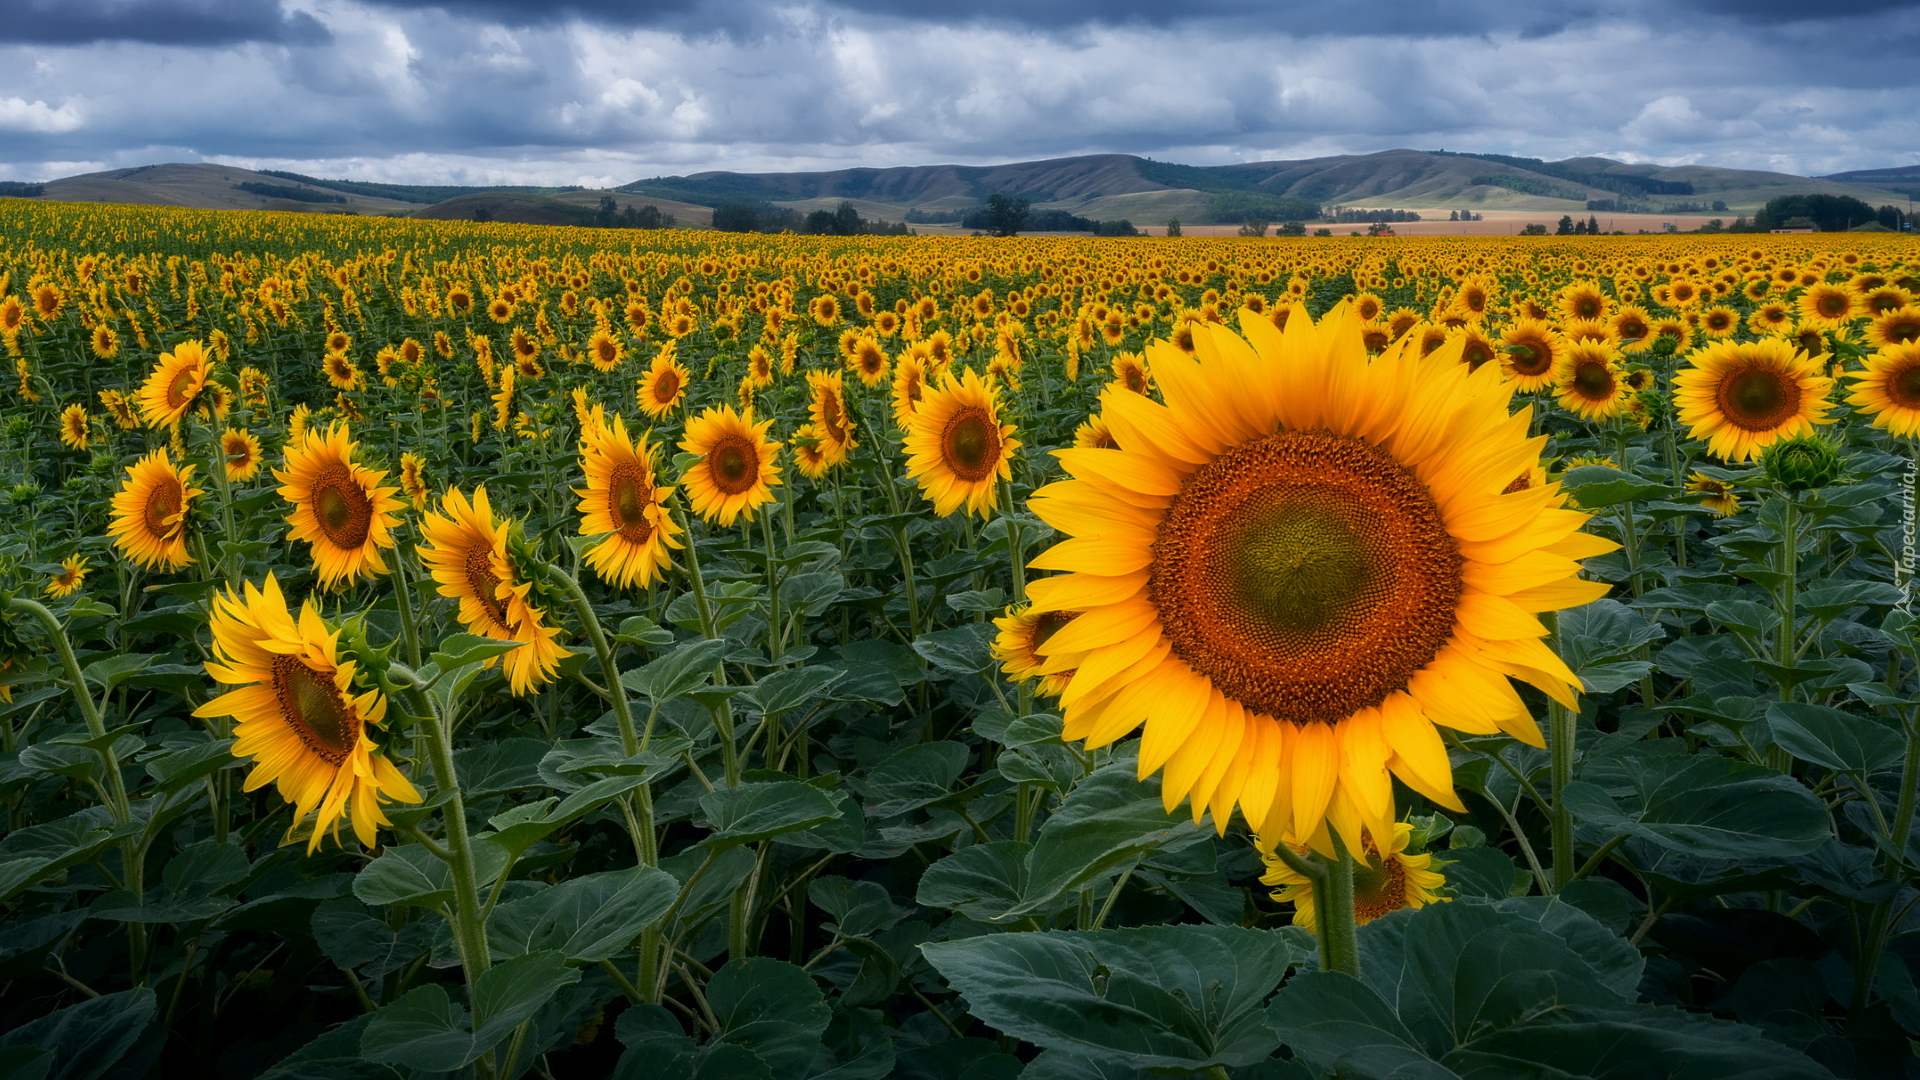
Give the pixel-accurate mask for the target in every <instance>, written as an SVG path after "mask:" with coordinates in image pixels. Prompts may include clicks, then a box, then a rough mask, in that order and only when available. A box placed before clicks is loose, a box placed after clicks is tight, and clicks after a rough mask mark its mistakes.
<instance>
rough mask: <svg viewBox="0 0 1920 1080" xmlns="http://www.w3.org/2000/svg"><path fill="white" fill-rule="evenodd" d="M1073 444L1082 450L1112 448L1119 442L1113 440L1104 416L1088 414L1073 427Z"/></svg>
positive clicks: (1115, 447)
mask: <svg viewBox="0 0 1920 1080" xmlns="http://www.w3.org/2000/svg"><path fill="white" fill-rule="evenodd" d="M1073 445H1074V446H1077V447H1079V448H1080V449H1082V450H1113V449H1117V448H1118V447H1119V445H1120V444H1119V443H1116V442H1114V441H1113V431H1112V430H1111V429H1109V428H1108V427H1107V420H1106V417H1104V416H1097V415H1096V416H1089V417H1087V418H1086V420H1085V421H1083V422H1082V423H1081V424H1080V426H1079V427H1077V428H1074V429H1073Z"/></svg>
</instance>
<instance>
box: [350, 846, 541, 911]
mask: <svg viewBox="0 0 1920 1080" xmlns="http://www.w3.org/2000/svg"><path fill="white" fill-rule="evenodd" d="M473 862H474V867H473V876H474V880H475V881H477V882H482V883H484V882H489V881H492V880H493V879H494V878H496V877H498V876H499V875H500V871H501V870H503V869H505V867H506V865H507V850H506V849H505V848H503V847H501V846H500V845H498V844H493V843H488V842H487V841H485V840H476V841H475V842H474V844H473ZM353 895H354V896H356V897H359V899H360V902H361V903H363V904H367V905H369V906H372V907H380V906H383V905H387V904H401V905H406V904H412V905H415V906H418V907H438V906H440V905H442V904H444V903H446V902H448V901H450V900H452V899H453V871H452V869H451V868H449V867H448V866H447V864H446V863H444V862H441V861H440V860H439V859H438V858H436V857H434V855H433V853H432V852H430V851H428V850H427V849H426V848H425V847H423V846H422V845H420V844H403V845H401V846H399V847H390V848H388V849H386V850H385V851H383V852H381V853H380V857H379V858H377V859H375V860H373V861H372V862H370V863H368V864H367V865H366V866H365V867H364V868H363V869H362V870H361V871H360V872H359V873H358V874H356V875H354V878H353Z"/></svg>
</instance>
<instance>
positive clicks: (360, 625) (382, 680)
mask: <svg viewBox="0 0 1920 1080" xmlns="http://www.w3.org/2000/svg"><path fill="white" fill-rule="evenodd" d="M367 615H368V613H367V612H365V611H362V612H359V613H358V614H356V615H354V616H353V617H352V618H349V619H346V620H344V621H342V622H340V623H339V624H338V625H337V627H330V628H334V629H338V630H339V631H340V650H341V651H342V652H344V653H346V654H347V655H348V656H349V657H351V658H352V660H353V663H354V674H353V681H354V683H355V685H358V686H363V687H376V686H377V687H379V689H380V691H381V692H382V693H384V694H387V695H393V694H397V693H399V692H400V690H401V684H399V683H396V682H394V681H393V680H392V679H391V678H389V677H388V675H387V667H388V665H390V664H391V663H392V662H393V650H394V649H395V647H397V646H398V645H399V642H398V641H397V640H396V641H391V642H388V643H387V645H386V646H385V647H381V646H377V645H375V644H374V643H373V639H372V637H371V636H369V634H368V626H367ZM322 622H323V623H326V622H329V621H328V620H322Z"/></svg>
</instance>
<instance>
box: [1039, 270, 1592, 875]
mask: <svg viewBox="0 0 1920 1080" xmlns="http://www.w3.org/2000/svg"><path fill="white" fill-rule="evenodd" d="M1188 325H1189V326H1191V327H1192V335H1193V338H1192V345H1193V348H1194V355H1193V356H1191V357H1189V356H1187V355H1186V354H1185V353H1184V352H1183V351H1182V350H1181V349H1180V348H1179V347H1178V346H1170V345H1167V344H1162V343H1155V344H1154V345H1150V346H1149V347H1148V355H1147V359H1148V362H1149V363H1150V364H1151V365H1152V370H1153V373H1154V380H1155V382H1156V383H1157V384H1158V386H1159V389H1160V392H1161V394H1162V396H1163V398H1164V399H1165V403H1164V404H1160V403H1156V402H1154V401H1151V400H1149V399H1148V398H1145V397H1142V396H1140V395H1139V394H1129V393H1114V392H1109V393H1107V394H1106V395H1105V396H1104V397H1103V398H1102V415H1103V416H1104V417H1105V419H1106V421H1107V423H1108V426H1109V427H1110V428H1111V429H1112V430H1113V432H1114V435H1115V436H1116V440H1117V441H1118V443H1119V445H1120V449H1115V450H1084V449H1071V450H1060V451H1056V452H1055V456H1056V457H1058V458H1059V459H1060V461H1061V464H1062V465H1063V466H1065V468H1066V471H1067V473H1068V474H1069V475H1070V477H1071V479H1068V480H1064V481H1061V482H1058V483H1054V484H1050V485H1048V486H1046V487H1044V488H1042V489H1040V490H1039V491H1037V492H1035V493H1034V498H1033V499H1032V501H1031V502H1030V503H1029V506H1030V507H1031V508H1032V510H1033V512H1034V513H1036V514H1038V515H1039V516H1040V518H1041V519H1042V520H1043V521H1046V522H1047V523H1048V524H1049V525H1051V526H1053V527H1054V528H1055V529H1057V530H1059V531H1060V532H1062V533H1065V534H1066V535H1067V536H1068V539H1066V540H1064V541H1063V542H1061V543H1059V544H1056V545H1055V546H1054V547H1053V548H1051V549H1050V550H1048V551H1046V552H1045V553H1043V554H1042V555H1040V556H1039V557H1038V558H1036V559H1034V560H1033V561H1032V562H1031V563H1030V564H1029V565H1030V566H1032V567H1033V568H1034V569H1036V570H1052V571H1060V572H1061V573H1060V574H1059V576H1055V577H1048V578H1042V579H1040V580H1037V581H1034V582H1032V583H1031V584H1030V585H1029V586H1028V589H1027V593H1028V596H1029V598H1030V599H1031V600H1032V602H1033V608H1032V610H1033V611H1036V612H1047V611H1077V612H1080V613H1081V614H1080V616H1079V617H1078V618H1076V619H1074V620H1073V622H1072V623H1070V624H1069V625H1067V626H1066V627H1064V628H1062V629H1060V630H1059V631H1057V632H1056V633H1055V634H1054V635H1053V636H1052V637H1051V638H1050V639H1048V640H1047V642H1046V643H1045V644H1044V645H1042V646H1040V647H1039V649H1038V651H1039V652H1040V653H1041V654H1042V655H1044V656H1045V657H1046V658H1047V665H1046V667H1044V668H1043V669H1042V670H1041V673H1042V674H1052V673H1060V672H1066V671H1074V672H1075V674H1074V676H1073V677H1072V679H1071V680H1070V681H1069V683H1068V685H1067V687H1066V689H1065V690H1064V691H1063V693H1062V694H1061V709H1062V712H1063V713H1064V717H1065V730H1064V735H1065V737H1066V738H1068V739H1072V740H1085V741H1086V744H1087V745H1088V746H1090V747H1098V746H1103V745H1106V744H1109V743H1112V742H1114V741H1116V740H1118V739H1120V738H1122V737H1124V736H1125V735H1127V734H1128V733H1130V732H1132V731H1133V730H1134V729H1135V728H1138V727H1140V726H1141V725H1142V723H1143V722H1144V724H1145V732H1144V734H1143V736H1142V739H1141V743H1140V757H1139V768H1140V771H1141V773H1142V775H1143V776H1144V775H1147V774H1151V773H1154V772H1161V773H1162V774H1163V775H1162V788H1161V791H1162V797H1163V798H1164V799H1165V800H1166V801H1167V804H1168V806H1169V807H1171V806H1173V805H1176V804H1177V803H1179V802H1180V801H1181V800H1182V799H1188V800H1190V801H1191V804H1192V808H1193V815H1194V817H1195V818H1196V819H1198V818H1199V817H1201V816H1202V815H1203V814H1205V813H1207V812H1209V811H1211V812H1212V814H1213V817H1214V822H1215V824H1216V826H1217V827H1219V828H1222V829H1224V828H1225V827H1226V824H1227V821H1228V819H1229V817H1230V816H1231V814H1232V812H1233V810H1234V809H1235V808H1236V807H1237V808H1238V809H1239V810H1240V811H1241V812H1242V813H1243V814H1244V815H1245V817H1246V820H1247V821H1248V822H1249V823H1250V824H1251V825H1252V826H1253V828H1254V830H1255V833H1256V835H1257V836H1258V838H1259V840H1260V842H1261V843H1262V844H1263V845H1264V846H1266V847H1267V848H1268V849H1269V850H1270V849H1271V848H1272V847H1273V845H1275V844H1277V843H1280V842H1281V841H1282V839H1283V838H1289V837H1290V838H1295V839H1300V840H1305V841H1307V842H1309V843H1310V844H1311V845H1312V846H1313V848H1314V849H1315V850H1317V851H1321V852H1323V853H1330V852H1331V851H1332V841H1331V833H1330V832H1329V830H1330V829H1331V830H1332V831H1335V832H1338V833H1339V835H1340V836H1341V837H1342V838H1343V840H1344V841H1345V842H1346V845H1347V847H1348V849H1349V850H1354V851H1359V850H1361V849H1362V841H1363V838H1364V837H1365V836H1368V835H1371V836H1372V837H1374V838H1375V840H1376V841H1377V842H1379V843H1382V844H1386V843H1389V842H1390V840H1391V836H1392V833H1391V829H1392V825H1393V821H1394V817H1395V813H1394V796H1393V786H1392V778H1398V779H1400V780H1401V781H1402V782H1404V783H1405V784H1407V786H1408V787H1410V788H1412V789H1413V790H1415V791H1417V792H1419V793H1420V794H1422V795H1425V796H1426V797H1428V798H1429V799H1432V800H1433V801H1435V802H1437V803H1439V804H1441V805H1444V806H1449V807H1453V808H1456V809H1457V808H1459V806H1460V804H1459V801H1458V800H1457V798H1456V797H1455V796H1454V794H1453V785H1452V769H1451V765H1450V762H1449V759H1448V756H1447V751H1446V746H1445V744H1444V743H1443V742H1442V741H1441V739H1440V736H1439V733H1438V732H1437V731H1436V730H1435V725H1436V724H1443V725H1446V726H1448V727H1452V728H1454V729H1456V730H1460V731H1465V732H1469V733H1475V734H1495V733H1499V732H1505V733H1506V734H1509V735H1512V736H1513V737H1515V738H1518V739H1521V740H1523V741H1525V742H1528V743H1530V744H1532V745H1535V746H1539V745H1542V744H1543V740H1542V738H1541V735H1540V732H1539V729H1538V728H1537V726H1536V725H1535V723H1534V720H1533V717H1532V714H1531V712H1530V710H1529V708H1528V706H1527V704H1526V703H1525V701H1523V700H1522V699H1521V697H1520V695H1519V694H1518V692H1516V691H1515V689H1514V687H1513V685H1512V684H1511V683H1510V682H1509V681H1508V680H1509V679H1518V680H1520V681H1523V682H1527V683H1531V684H1532V685H1534V686H1536V687H1537V688H1539V689H1540V690H1541V691H1542V692H1544V693H1546V694H1548V695H1550V696H1552V697H1553V698H1555V699H1556V700H1558V701H1560V702H1561V703H1562V704H1564V705H1568V706H1569V707H1572V706H1573V705H1574V704H1575V703H1576V702H1575V694H1576V693H1577V691H1578V688H1579V686H1580V684H1579V682H1578V680H1577V679H1576V678H1575V676H1574V675H1573V673H1572V672H1571V671H1570V670H1569V669H1568V668H1567V666H1566V665H1565V664H1564V663H1563V662H1562V661H1561V660H1560V658H1559V657H1557V656H1556V655H1555V654H1554V653H1553V651H1552V650H1551V649H1550V648H1548V647H1547V645H1546V643H1545V641H1544V638H1545V637H1546V636H1547V631H1546V628H1545V627H1544V626H1543V625H1541V623H1540V621H1539V620H1538V619H1536V618H1535V617H1534V613H1535V612H1540V611H1552V610H1557V609H1560V608H1565V607H1573V606H1577V605H1580V604H1584V603H1587V602H1589V601H1591V600H1594V599H1597V598H1598V597H1600V596H1604V595H1605V594H1606V592H1607V586H1605V585H1603V584H1598V583H1592V582H1586V581H1582V580H1580V579H1579V577H1578V576H1577V575H1578V572H1579V570H1580V564H1579V562H1578V560H1579V559H1582V558H1586V557H1588V556H1591V555H1596V554H1600V553H1603V552H1606V551H1610V550H1612V549H1613V548H1614V547H1615V546H1616V545H1614V544H1613V543H1611V542H1609V541H1606V540H1602V539H1598V538H1596V537H1591V536H1587V535H1584V534H1580V533H1579V532H1578V530H1579V528H1580V526H1581V525H1582V524H1584V523H1585V521H1586V520H1587V516H1586V515H1584V514H1579V513H1575V512H1573V511H1570V510H1567V509H1565V505H1564V504H1565V499H1564V496H1563V495H1562V494H1561V493H1560V492H1559V490H1558V485H1545V486H1541V487H1538V488H1536V487H1531V486H1529V487H1527V488H1526V489H1523V490H1519V491H1513V492H1507V491H1506V489H1507V488H1508V486H1509V485H1510V484H1512V483H1513V481H1514V478H1515V477H1516V476H1519V475H1521V474H1523V473H1525V472H1527V471H1528V470H1529V469H1530V468H1531V467H1532V466H1533V465H1535V464H1537V463H1538V461H1539V456H1540V448H1541V445H1542V443H1543V441H1544V440H1543V439H1529V438H1528V436H1527V428H1528V423H1529V421H1530V410H1524V409H1523V410H1521V411H1520V412H1519V413H1517V414H1513V415H1509V413H1508V411H1507V408H1508V405H1509V402H1510V400H1511V396H1512V394H1513V384H1512V383H1511V382H1509V381H1506V380H1503V379H1502V378H1501V377H1500V375H1499V373H1498V371H1496V370H1495V369H1494V368H1493V367H1492V366H1491V365H1487V366H1484V367H1482V368H1481V369H1480V370H1479V371H1478V372H1470V371H1468V370H1467V367H1466V365H1465V364H1464V363H1462V362H1461V359H1460V350H1459V348H1458V346H1457V344H1450V345H1446V346H1442V347H1441V348H1439V349H1437V350H1435V351H1434V352H1433V353H1432V354H1431V355H1429V356H1424V357H1423V356H1421V355H1420V354H1419V350H1418V343H1417V342H1415V341H1413V340H1412V338H1413V335H1411V334H1409V335H1407V336H1406V337H1403V338H1402V339H1401V340H1400V341H1399V342H1396V343H1393V344H1392V345H1390V346H1389V347H1388V348H1387V349H1386V350H1385V351H1384V352H1382V353H1381V354H1380V356H1379V357H1378V358H1374V359H1369V357H1368V356H1367V354H1366V352H1365V349H1364V347H1363V345H1362V342H1361V336H1360V334H1361V325H1362V324H1361V322H1360V320H1359V319H1358V318H1356V317H1354V316H1353V314H1352V313H1351V312H1350V311H1349V310H1347V309H1346V308H1345V307H1344V306H1338V307H1336V308H1335V309H1334V310H1333V311H1332V312H1329V313H1328V314H1327V315H1326V316H1325V317H1324V318H1323V319H1322V320H1321V321H1320V322H1319V323H1318V324H1315V323H1314V322H1312V321H1311V320H1310V319H1309V318H1308V316H1307V315H1306V314H1305V313H1304V312H1300V311H1296V312H1295V313H1294V316H1293V317H1292V318H1290V319H1289V320H1288V323H1287V329H1286V330H1285V331H1284V332H1282V331H1280V330H1277V329H1275V328H1274V327H1273V325H1272V324H1271V323H1270V322H1268V321H1267V320H1265V319H1263V318H1259V317H1253V318H1248V317H1243V318H1242V319H1241V326H1242V332H1243V333H1244V334H1245V335H1246V337H1245V338H1244V339H1243V338H1241V337H1239V336H1237V335H1235V334H1233V333H1232V332H1231V331H1228V330H1227V329H1225V328H1224V327H1220V326H1216V325H1213V324H1208V323H1191V324H1188ZM1456 341H1457V339H1456Z"/></svg>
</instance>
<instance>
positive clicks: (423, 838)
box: [0, 200, 1920, 1080]
mask: <svg viewBox="0 0 1920 1080" xmlns="http://www.w3.org/2000/svg"><path fill="white" fill-rule="evenodd" d="M1917 295H1920V246H1916V244H1915V243H1914V242H1913V241H1912V240H1911V239H1910V238H1903V237H1898V236H1874V235H1867V234H1862V235H1858V236H1854V235H1846V236H1831V235H1800V236H1712V237H1691V236H1664V237H1614V238H1606V237H1592V238H1584V237H1583V238H1578V239H1575V238H1560V239H1555V238H1513V239H1481V238H1459V239H1451V238H1447V239H1426V240H1401V239H1338V240H1331V239H1330V240H1306V239H1299V240H1295V239H1275V240H1266V239H1219V240H1205V239H1112V240H1101V239H1093V240H1088V239H1037V238H1036V239H1012V240H994V239H985V238H850V239H829V238H815V237H794V236H747V235H734V234H720V233H711V232H696V231H690V230H689V231H657V232H642V231H632V230H625V231H618V232H615V231H596V230H589V229H578V228H546V227H520V226H507V225H490V224H489V225H482V224H467V223H454V222H415V221H396V220H383V219H359V218H351V217H343V216H342V217H336V216H322V215H299V214H252V213H233V212H211V211H207V212H202V211H191V210H174V209H158V208H147V207H113V206H75V205H59V204H46V203H30V202H25V201H22V200H6V201H4V202H0V342H4V345H5V349H6V354H7V362H8V363H9V364H11V367H12V371H11V372H10V373H9V374H10V375H11V376H12V378H9V379H6V380H5V381H4V383H3V384H0V470H4V478H3V479H0V499H3V500H4V506H5V509H6V515H5V519H4V523H0V812H3V813H4V821H3V822H0V1078H8V1080H11V1078H20V1080H40V1078H76V1080H94V1078H103V1077H111V1078H124V1080H133V1078H140V1077H163V1076H208V1077H221V1078H236V1080H238V1078H250V1077H271V1078H280V1080H292V1078H296V1077H298V1078H330V1080H346V1078H366V1080H374V1078H381V1080H394V1078H410V1077H423V1078H424V1077H453V1076H474V1077H484V1078H503V1080H504V1078H512V1077H522V1076H538V1077H548V1078H565V1077H605V1076H614V1077H619V1078H622V1080H641V1078H654V1077H659V1078H668V1080H730V1078H735V1077H739V1078H743V1080H745V1078H751V1080H813V1078H820V1080H825V1078H832V1080H882V1078H887V1077H899V1078H903V1080H1012V1078H1014V1077H1025V1078H1027V1080H1123V1078H1135V1077H1145V1076H1148V1075H1159V1076H1180V1075H1204V1076H1206V1077H1209V1078H1213V1080H1222V1078H1227V1077H1247V1078H1255V1077H1257V1078H1263V1080H1303V1078H1310V1077H1329V1078H1331V1077H1339V1078H1344V1080H1352V1078H1371V1077H1379V1078H1386V1077H1406V1078H1411V1077H1419V1078H1427V1077H1437V1078H1445V1077H1457V1078H1482V1077H1484V1078H1493V1077H1542V1078H1546V1077H1553V1078H1563V1077H1609V1078H1615V1077H1618V1078H1626V1077H1643V1076H1645V1077H1651V1076H1661V1077H1668V1076H1676V1077H1686V1078H1689V1080H1703V1078H1718V1077H1728V1078H1733V1077H1739V1078H1748V1077H1769V1078H1789V1077H1792V1078H1798V1077H1828V1076H1835V1077H1863V1078H1879V1077H1890V1078H1891V1077H1912V1076H1920V1058H1917V1057H1916V1053H1915V1046H1916V1042H1915V1039H1916V1038H1917V1037H1920V990H1917V989H1916V984H1917V983H1920V890H1917V889H1916V886H1920V835H1916V830H1915V827H1914V826H1915V810H1916V785H1917V784H1920V621H1917V620H1916V618H1915V616H1914V615H1913V613H1912V600H1913V591H1914V589H1913V586H1914V581H1913V578H1914V542H1915V541H1914V537H1915V517H1916V515H1915V507H1914V489H1915V483H1916V470H1915V462H1916V460H1920V457H1917V456H1916V455H1917V453H1920V451H1916V446H1915V441H1914V440H1915V438H1916V437H1917V436H1920V301H1917V300H1916V296H1917Z"/></svg>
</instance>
